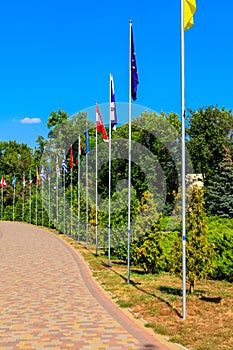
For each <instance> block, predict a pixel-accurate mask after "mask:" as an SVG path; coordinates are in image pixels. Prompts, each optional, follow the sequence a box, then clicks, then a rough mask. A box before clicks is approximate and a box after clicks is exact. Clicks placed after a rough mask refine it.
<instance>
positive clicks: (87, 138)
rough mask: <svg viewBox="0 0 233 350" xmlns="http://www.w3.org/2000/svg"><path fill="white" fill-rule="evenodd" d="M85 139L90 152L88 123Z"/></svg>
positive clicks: (87, 150) (87, 151)
mask: <svg viewBox="0 0 233 350" xmlns="http://www.w3.org/2000/svg"><path fill="white" fill-rule="evenodd" d="M85 141H86V154H88V153H89V152H90V149H89V136H88V125H87V126H86V131H85Z"/></svg>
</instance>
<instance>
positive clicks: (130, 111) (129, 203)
mask: <svg viewBox="0 0 233 350" xmlns="http://www.w3.org/2000/svg"><path fill="white" fill-rule="evenodd" d="M131 34H132V20H130V22H129V58H130V59H129V112H128V123H129V146H128V147H129V149H128V152H129V156H128V157H129V161H128V163H129V173H128V248H127V250H128V253H127V283H130V239H131V237H130V236H131V218H130V212H131V118H132V103H131V95H132V94H131V90H132V88H131V75H132V72H131Z"/></svg>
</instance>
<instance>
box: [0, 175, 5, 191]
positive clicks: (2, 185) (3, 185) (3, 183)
mask: <svg viewBox="0 0 233 350" xmlns="http://www.w3.org/2000/svg"><path fill="white" fill-rule="evenodd" d="M0 187H3V188H6V181H5V179H4V176H3V177H2V179H1V182H0Z"/></svg>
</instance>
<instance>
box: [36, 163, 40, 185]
mask: <svg viewBox="0 0 233 350" xmlns="http://www.w3.org/2000/svg"><path fill="white" fill-rule="evenodd" d="M36 183H37V185H38V186H40V175H39V171H38V167H36Z"/></svg>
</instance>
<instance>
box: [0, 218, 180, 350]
mask: <svg viewBox="0 0 233 350" xmlns="http://www.w3.org/2000/svg"><path fill="white" fill-rule="evenodd" d="M0 276H1V282H0V310H1V313H0V349H6V350H7V349H9V350H16V349H23V350H27V349H30V350H33V349H84V350H88V349H92V350H94V349H103V350H105V349H111V350H118V349H119V350H121V349H123V350H128V349H140V350H142V349H154V350H155V349H157V350H158V349H159V350H168V349H175V347H174V345H172V344H171V346H170V345H169V347H167V346H165V345H164V344H162V343H160V342H159V341H158V340H157V339H156V338H155V337H153V336H152V335H150V334H149V333H148V332H147V331H146V329H143V327H140V325H138V324H137V323H136V322H135V321H134V320H132V319H131V318H129V317H128V316H127V315H126V314H125V313H124V312H122V311H121V310H120V309H119V308H118V307H117V306H116V305H115V304H114V303H113V302H112V301H111V300H110V298H109V297H108V296H106V295H105V293H103V292H102V291H101V289H100V288H99V287H98V286H97V284H96V283H95V282H94V280H93V279H92V278H91V275H90V273H89V272H88V269H87V267H86V265H85V263H84V262H83V260H82V258H80V256H79V255H78V253H77V252H75V251H74V249H73V248H72V247H70V246H68V244H67V243H65V242H64V241H63V240H62V239H61V238H59V237H58V236H56V235H54V234H53V233H51V232H48V231H46V230H43V229H40V228H38V227H35V226H31V225H26V224H21V223H14V222H0Z"/></svg>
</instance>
